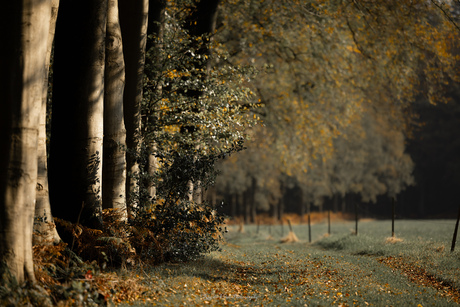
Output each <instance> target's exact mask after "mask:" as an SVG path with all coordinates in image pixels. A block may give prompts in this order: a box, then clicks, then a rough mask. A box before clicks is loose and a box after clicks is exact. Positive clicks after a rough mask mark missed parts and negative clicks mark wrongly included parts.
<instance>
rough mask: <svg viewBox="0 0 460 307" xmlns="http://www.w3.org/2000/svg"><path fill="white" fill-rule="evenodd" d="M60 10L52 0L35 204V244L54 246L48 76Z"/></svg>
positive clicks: (39, 135) (57, 237)
mask: <svg viewBox="0 0 460 307" xmlns="http://www.w3.org/2000/svg"><path fill="white" fill-rule="evenodd" d="M58 9H59V0H51V19H50V33H49V36H48V42H47V44H48V46H47V50H46V62H45V78H44V82H43V96H42V105H41V111H40V122H39V127H38V174H37V192H36V203H35V223H34V237H33V242H34V244H52V243H57V242H59V241H60V240H61V238H60V237H59V234H58V233H57V230H56V225H54V221H53V215H52V214H51V204H50V198H49V188H48V155H47V150H46V113H47V112H46V105H47V100H48V76H49V65H50V60H51V51H52V48H53V41H54V32H55V28H56V18H57V14H58Z"/></svg>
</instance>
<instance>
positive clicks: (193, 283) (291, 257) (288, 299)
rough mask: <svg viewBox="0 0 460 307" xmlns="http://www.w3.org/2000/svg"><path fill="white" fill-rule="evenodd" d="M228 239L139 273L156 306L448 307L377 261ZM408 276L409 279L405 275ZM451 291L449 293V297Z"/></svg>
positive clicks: (441, 297)
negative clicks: (217, 248) (196, 255)
mask: <svg viewBox="0 0 460 307" xmlns="http://www.w3.org/2000/svg"><path fill="white" fill-rule="evenodd" d="M234 242H235V243H232V240H231V239H230V240H228V243H227V244H225V245H223V247H222V251H221V252H215V253H212V254H211V255H209V256H207V257H206V258H205V259H202V260H199V261H194V262H190V263H187V264H185V265H184V264H180V265H174V264H165V265H162V266H160V267H158V268H156V269H154V270H153V271H151V272H148V273H145V277H144V280H145V282H147V283H150V284H151V285H150V289H151V290H149V291H152V293H150V294H149V296H150V297H152V299H151V300H149V302H148V303H149V304H152V303H153V304H154V305H159V306H202V305H210V306H225V305H231V306H262V305H263V306H355V305H356V306H369V305H371V306H452V305H456V302H455V301H456V300H457V297H456V296H455V293H453V290H454V289H449V288H448V285H446V286H442V285H441V286H440V287H437V286H435V285H433V283H429V282H425V283H423V282H420V280H419V279H418V278H415V277H416V276H417V273H413V274H412V273H411V271H410V267H407V268H406V269H407V270H403V268H401V267H397V266H396V265H395V264H394V262H393V263H390V262H389V261H388V259H386V260H385V259H384V258H382V257H380V258H379V257H377V256H375V257H374V256H359V255H350V254H341V253H338V252H335V251H325V250H321V249H319V248H318V247H314V246H312V245H309V244H305V243H289V244H281V243H278V242H275V241H265V242H254V243H244V244H241V243H238V241H234ZM411 274H412V275H411ZM454 292H455V291H454Z"/></svg>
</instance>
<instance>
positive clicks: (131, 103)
mask: <svg viewBox="0 0 460 307" xmlns="http://www.w3.org/2000/svg"><path fill="white" fill-rule="evenodd" d="M118 4H119V18H120V27H121V34H122V38H123V54H124V59H125V76H126V78H125V79H126V82H125V90H124V93H123V108H124V121H125V126H126V147H127V149H128V151H127V153H126V169H127V178H126V188H125V190H126V193H127V203H128V208H129V207H131V206H133V205H134V204H136V203H137V202H138V200H137V195H139V185H138V182H137V175H138V174H139V164H138V163H137V155H139V154H140V144H139V133H140V129H141V116H140V106H141V102H142V93H143V74H144V64H145V49H146V43H147V21H148V11H149V1H148V0H137V1H132V0H119V1H118Z"/></svg>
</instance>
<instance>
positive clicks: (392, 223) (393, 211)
mask: <svg viewBox="0 0 460 307" xmlns="http://www.w3.org/2000/svg"><path fill="white" fill-rule="evenodd" d="M391 206H392V215H391V237H392V238H394V237H395V211H396V210H395V207H396V205H395V198H394V197H393V198H392V199H391Z"/></svg>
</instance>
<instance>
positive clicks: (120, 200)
mask: <svg viewBox="0 0 460 307" xmlns="http://www.w3.org/2000/svg"><path fill="white" fill-rule="evenodd" d="M105 52H106V53H105V80H104V81H105V87H104V154H103V178H104V180H103V182H102V205H103V207H104V208H112V209H117V210H119V211H120V213H121V214H122V219H123V220H124V219H126V217H127V211H126V193H125V191H126V155H125V151H124V149H123V147H125V145H126V130H125V123H124V119H123V91H124V86H125V64H124V60H123V46H122V37H121V30H120V23H119V19H118V0H108V12H107V38H106V47H105Z"/></svg>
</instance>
